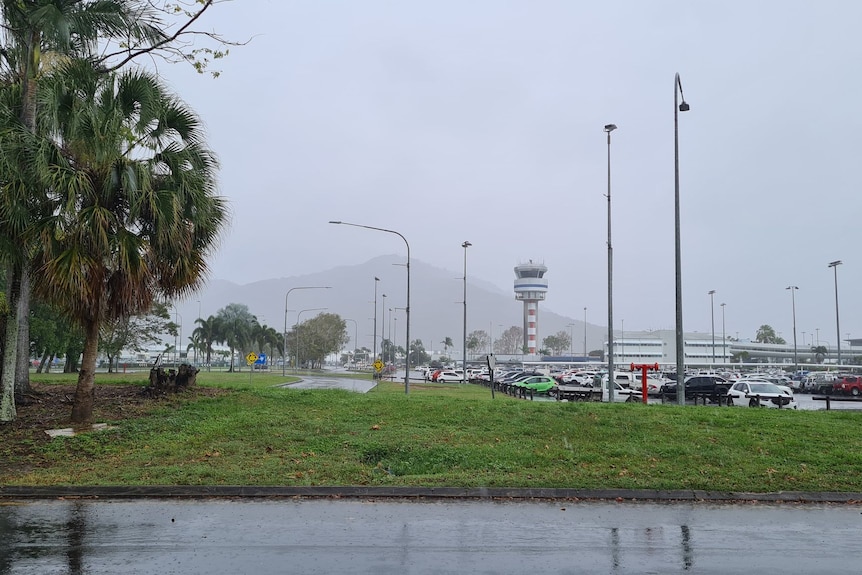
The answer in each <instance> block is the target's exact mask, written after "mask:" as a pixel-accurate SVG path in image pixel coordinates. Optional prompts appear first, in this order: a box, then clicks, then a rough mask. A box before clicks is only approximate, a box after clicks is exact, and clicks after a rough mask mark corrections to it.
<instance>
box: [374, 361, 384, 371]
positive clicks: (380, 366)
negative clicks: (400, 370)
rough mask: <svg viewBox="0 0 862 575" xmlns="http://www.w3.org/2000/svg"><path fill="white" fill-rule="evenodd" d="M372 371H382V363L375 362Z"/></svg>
mask: <svg viewBox="0 0 862 575" xmlns="http://www.w3.org/2000/svg"><path fill="white" fill-rule="evenodd" d="M374 369H375V370H376V371H380V370H381V369H383V362H382V361H380V360H379V359H378V360H377V361H375V362H374Z"/></svg>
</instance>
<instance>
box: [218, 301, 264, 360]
mask: <svg viewBox="0 0 862 575" xmlns="http://www.w3.org/2000/svg"><path fill="white" fill-rule="evenodd" d="M255 324H257V318H255V317H254V316H253V315H252V314H251V312H250V311H249V310H248V306H247V305H245V304H241V303H230V304H228V305H226V306H225V307H223V308H222V309H220V310H219V311H218V323H217V325H218V335H217V339H216V341H217V342H219V343H223V344H225V345H227V346H228V347H229V348H230V368H228V371H229V372H232V371H233V370H234V369H233V367H234V356H235V355H236V351H237V350H239V351H240V352H242V351H245V347H247V346H248V345H250V344H251V343H252V330H253V329H254V328H253V326H254V325H255ZM243 355H244V354H243ZM241 366H242V363H241V362H240V364H239V366H238V368H239V370H240V371H241V370H242V367H241Z"/></svg>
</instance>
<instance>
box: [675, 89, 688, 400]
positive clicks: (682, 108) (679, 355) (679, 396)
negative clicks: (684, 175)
mask: <svg viewBox="0 0 862 575" xmlns="http://www.w3.org/2000/svg"><path fill="white" fill-rule="evenodd" d="M677 95H679V96H680V97H681V98H682V102H679V100H678V99H677ZM689 109H690V107H689V105H688V104H687V103H686V101H685V95H684V94H683V93H682V82H681V81H680V79H679V74H675V75H674V78H673V188H674V195H673V205H674V254H675V263H676V267H675V273H674V276H675V278H676V382H677V385H676V400H677V403H679V404H680V405H685V339H684V335H683V330H682V253H681V246H680V238H679V235H680V234H679V114H678V112H688V111H689Z"/></svg>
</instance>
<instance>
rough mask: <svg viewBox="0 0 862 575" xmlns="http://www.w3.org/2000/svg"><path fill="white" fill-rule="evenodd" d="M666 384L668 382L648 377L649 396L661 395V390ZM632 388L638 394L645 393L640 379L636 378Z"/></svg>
mask: <svg viewBox="0 0 862 575" xmlns="http://www.w3.org/2000/svg"><path fill="white" fill-rule="evenodd" d="M665 383H668V381H667V380H664V379H658V378H655V377H652V376H650V375H648V376H647V380H646V388H647V395H660V394H661V388H662V386H663V385H664V384H665ZM630 387H631V389H632V390H633V391H635V392H637V393H643V381H642V380H641V378H640V377H637V378H635V380H634V381H633V382H632V383H631V386H630Z"/></svg>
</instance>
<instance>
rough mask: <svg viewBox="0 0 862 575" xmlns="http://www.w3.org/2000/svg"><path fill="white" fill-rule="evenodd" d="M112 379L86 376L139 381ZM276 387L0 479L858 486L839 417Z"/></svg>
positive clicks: (206, 404)
mask: <svg viewBox="0 0 862 575" xmlns="http://www.w3.org/2000/svg"><path fill="white" fill-rule="evenodd" d="M54 377H55V376H51V378H54ZM126 377H131V376H128V375H127V376H113V377H110V376H107V375H106V374H105V375H103V374H100V375H99V376H98V377H97V379H98V381H99V384H100V385H104V384H106V383H108V384H110V383H114V384H116V383H129V382H130V381H134V382H137V381H140V382H141V383H142V384H143V382H144V379H143V376H141V375H140V374H138V379H137V380H134V379H129V380H127V379H126ZM34 379H36V378H35V377H34ZM40 380H41V379H40ZM282 382H284V378H282V377H281V375H280V372H279V373H278V374H271V375H267V374H257V373H255V374H253V375H252V378H251V384H249V382H248V373H247V372H245V373H240V374H225V373H212V374H207V373H201V374H200V375H199V384H200V385H206V386H217V387H223V388H228V389H230V391H229V392H228V393H226V394H223V395H220V396H218V397H214V398H198V399H195V400H193V401H184V400H182V399H181V398H180V399H179V400H177V401H175V402H172V403H170V404H169V405H167V406H164V405H161V406H159V405H157V406H154V408H153V411H152V412H151V413H150V414H149V415H148V416H147V417H143V418H138V419H132V420H125V421H115V422H111V423H112V425H114V426H115V427H114V429H112V430H109V431H104V432H99V433H88V434H84V435H80V436H77V437H74V438H63V439H55V440H52V441H50V442H44V443H38V442H37V443H36V444H34V446H33V447H32V453H31V454H30V456H29V457H28V458H27V463H29V464H30V466H29V467H27V466H25V465H23V463H25V462H24V461H12V462H10V463H12V464H13V465H11V466H9V469H18V471H14V472H13V471H9V470H7V468H6V467H4V466H0V482H2V484H6V485H9V484H14V485H118V484H123V485H165V484H179V485H387V486H393V485H395V486H458V487H475V486H486V487H572V488H647V489H707V490H734V491H755V492H767V491H780V490H793V491H797V490H804V491H807V490H812V491H862V439H860V434H859V433H858V427H859V418H860V417H862V414H860V413H855V412H851V411H830V412H826V411H785V410H768V409H742V408H717V407H703V406H699V407H693V406H687V407H678V406H671V405H648V406H644V405H641V404H615V405H607V404H598V403H556V402H530V401H524V400H517V399H513V398H511V397H508V396H505V395H501V394H498V395H497V398H496V400H494V401H491V397H490V391H489V390H488V389H487V388H483V387H479V386H474V385H466V386H465V385H436V384H435V385H426V384H421V383H417V384H411V387H410V395H409V396H406V395H405V394H404V387H403V383H401V382H397V381H396V382H383V383H381V384H379V385H378V386H377V388H375V389H374V390H373V391H372V392H370V393H367V394H356V393H352V392H347V391H340V390H332V391H320V390H315V391H306V390H291V389H283V388H275V387H272V386H273V385H274V384H276V383H282ZM0 439H2V438H0ZM34 461H35V462H37V463H36V465H35V466H33V462H34ZM15 463H21V464H22V465H19V466H17V467H16V466H15V465H14V464H15ZM21 469H24V470H23V471H22V470H21Z"/></svg>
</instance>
